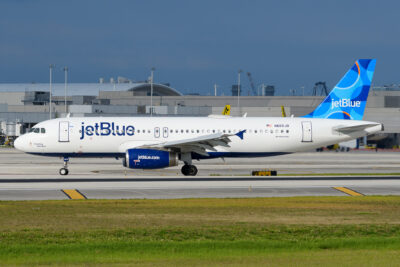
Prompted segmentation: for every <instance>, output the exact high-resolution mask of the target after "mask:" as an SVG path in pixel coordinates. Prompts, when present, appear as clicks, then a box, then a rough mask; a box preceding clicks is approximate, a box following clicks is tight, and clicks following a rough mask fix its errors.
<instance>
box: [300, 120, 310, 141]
mask: <svg viewBox="0 0 400 267" xmlns="http://www.w3.org/2000/svg"><path fill="white" fill-rule="evenodd" d="M301 128H302V132H303V138H302V140H301V141H302V142H312V124H311V121H302V122H301Z"/></svg>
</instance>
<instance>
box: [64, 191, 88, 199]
mask: <svg viewBox="0 0 400 267" xmlns="http://www.w3.org/2000/svg"><path fill="white" fill-rule="evenodd" d="M61 191H62V192H63V193H64V194H65V195H67V197H68V198H69V199H86V197H85V196H84V195H83V194H82V193H81V192H79V191H78V190H77V189H63V190H61Z"/></svg>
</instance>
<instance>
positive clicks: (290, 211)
mask: <svg viewBox="0 0 400 267" xmlns="http://www.w3.org/2000/svg"><path fill="white" fill-rule="evenodd" d="M398 262H400V198H399V197H393V196H385V197H292V198H254V199H181V200H83V201H72V200H65V201H64V200H61V201H16V202H12V201H3V202H0V265H1V266H3V265H22V266H32V265H41V266H46V265H48V266H54V265H62V266H65V265H77V266H81V265H98V266H131V265H138V266H139V265H140V266H158V265H165V266H176V265H181V266H182V265H185V266H187V265H194V266H196V265H197V266H209V265H218V266H220V265H232V266H249V265H253V266H254V265H256V266H257V265H270V266H285V265H286V266H310V265H314V266H316V265H322V264H324V265H326V266H337V265H348V266H350V265H362V266H376V265H386V266H390V265H392V266H395V265H396V263H398Z"/></svg>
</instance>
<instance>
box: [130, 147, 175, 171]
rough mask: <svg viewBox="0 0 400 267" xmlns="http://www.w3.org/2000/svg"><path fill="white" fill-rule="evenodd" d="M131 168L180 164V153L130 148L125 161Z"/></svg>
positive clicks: (153, 167) (157, 167)
mask: <svg viewBox="0 0 400 267" xmlns="http://www.w3.org/2000/svg"><path fill="white" fill-rule="evenodd" d="M123 165H124V167H127V168H130V169H160V168H166V167H172V166H177V165H178V154H177V153H174V152H169V151H165V150H156V149H140V148H132V149H128V150H127V151H126V154H125V159H124V161H123Z"/></svg>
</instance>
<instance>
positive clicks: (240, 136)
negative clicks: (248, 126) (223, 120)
mask: <svg viewBox="0 0 400 267" xmlns="http://www.w3.org/2000/svg"><path fill="white" fill-rule="evenodd" d="M245 132H246V130H243V131H240V132H237V133H236V134H235V135H237V136H238V137H239V138H240V139H242V140H243V134H244V133H245Z"/></svg>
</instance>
